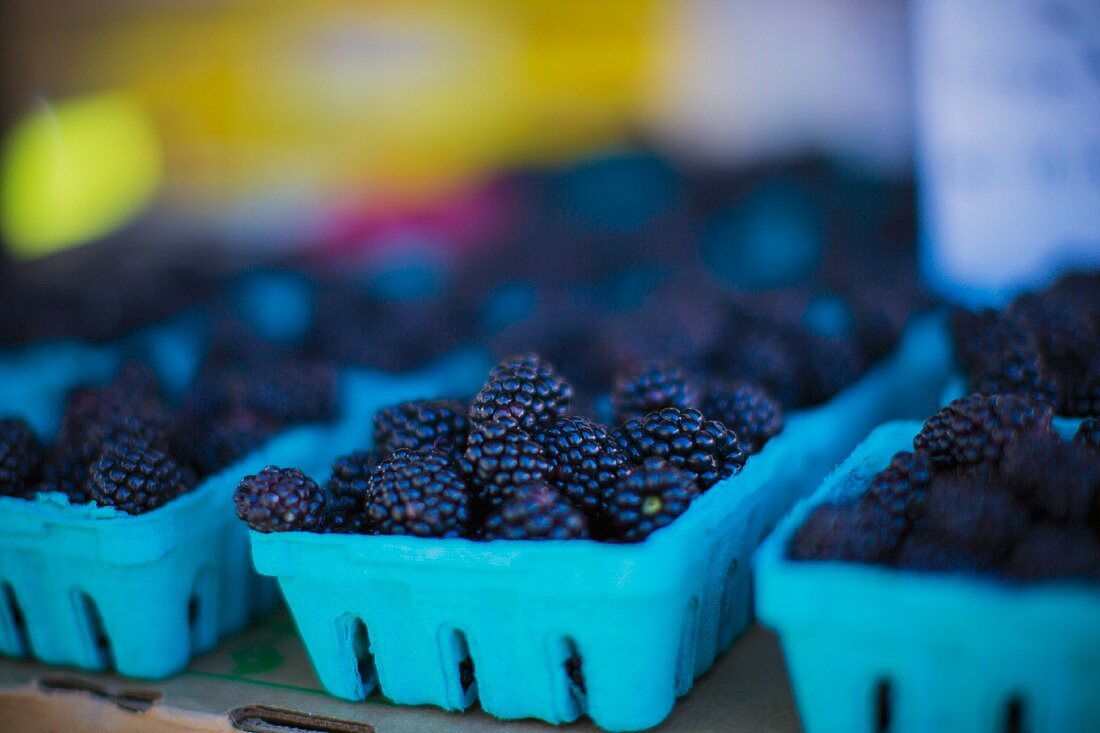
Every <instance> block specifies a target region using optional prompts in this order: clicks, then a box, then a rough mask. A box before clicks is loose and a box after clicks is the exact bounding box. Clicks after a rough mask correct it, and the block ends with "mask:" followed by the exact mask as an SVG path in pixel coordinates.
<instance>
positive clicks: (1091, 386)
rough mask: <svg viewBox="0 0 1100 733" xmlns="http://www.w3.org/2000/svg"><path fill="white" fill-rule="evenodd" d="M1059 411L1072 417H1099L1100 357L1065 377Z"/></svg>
mask: <svg viewBox="0 0 1100 733" xmlns="http://www.w3.org/2000/svg"><path fill="white" fill-rule="evenodd" d="M1059 407H1060V408H1061V412H1062V414H1064V415H1071V416H1074V417H1100V358H1094V359H1093V360H1092V362H1091V363H1090V364H1089V365H1088V366H1087V367H1086V368H1084V369H1082V370H1081V371H1080V372H1078V373H1076V374H1071V375H1069V376H1068V377H1066V379H1065V386H1064V388H1063V394H1062V399H1061V402H1060V403H1059Z"/></svg>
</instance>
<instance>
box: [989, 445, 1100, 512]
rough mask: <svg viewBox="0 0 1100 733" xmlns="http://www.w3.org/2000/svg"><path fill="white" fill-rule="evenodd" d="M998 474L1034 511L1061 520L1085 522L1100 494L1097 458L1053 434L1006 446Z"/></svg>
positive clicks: (1099, 462) (1099, 459)
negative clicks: (999, 473)
mask: <svg viewBox="0 0 1100 733" xmlns="http://www.w3.org/2000/svg"><path fill="white" fill-rule="evenodd" d="M1001 477H1002V480H1003V482H1004V484H1005V485H1006V486H1008V487H1009V488H1010V489H1011V490H1012V491H1013V492H1014V493H1015V494H1016V495H1017V496H1018V497H1019V498H1020V499H1021V500H1023V501H1024V502H1026V503H1027V504H1028V505H1030V506H1031V507H1032V508H1033V509H1034V510H1036V511H1038V512H1041V513H1043V514H1045V515H1047V516H1048V517H1051V518H1053V519H1056V520H1060V521H1069V520H1074V521H1084V520H1085V519H1086V518H1087V517H1088V515H1089V512H1090V511H1091V510H1092V507H1093V504H1094V503H1095V502H1096V501H1097V497H1098V495H1100V457H1098V456H1097V455H1096V454H1095V453H1094V452H1093V451H1091V450H1089V449H1088V448H1086V447H1085V446H1082V445H1078V444H1074V443H1067V442H1065V441H1062V440H1060V439H1059V438H1057V437H1055V436H1051V437H1049V438H1038V437H1025V438H1023V439H1021V440H1016V441H1013V442H1012V443H1009V444H1008V445H1007V446H1005V451H1004V457H1003V458H1002V460H1001Z"/></svg>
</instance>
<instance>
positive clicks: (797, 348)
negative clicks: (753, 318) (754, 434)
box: [711, 323, 807, 407]
mask: <svg viewBox="0 0 1100 733" xmlns="http://www.w3.org/2000/svg"><path fill="white" fill-rule="evenodd" d="M735 328H736V327H735ZM733 333H735V334H736V337H735V338H732V339H730V341H729V343H727V344H724V345H723V346H721V347H720V349H719V351H718V352H717V353H716V354H715V355H713V356H712V358H711V366H712V372H714V373H715V374H722V375H729V376H730V377H732V378H734V379H738V380H742V381H746V382H753V383H755V384H760V385H762V386H763V387H764V388H765V389H767V390H768V392H769V393H771V394H772V395H774V396H775V398H776V399H778V400H779V402H780V404H782V405H783V406H784V407H797V406H799V405H801V404H803V403H804V402H805V395H806V393H807V389H806V383H805V381H806V380H805V364H806V359H807V347H806V343H805V341H804V339H802V338H799V337H798V336H797V335H796V333H795V332H793V331H791V330H790V329H787V328H782V327H769V326H766V325H761V324H759V323H757V324H750V325H748V326H747V328H746V329H745V330H737V331H733Z"/></svg>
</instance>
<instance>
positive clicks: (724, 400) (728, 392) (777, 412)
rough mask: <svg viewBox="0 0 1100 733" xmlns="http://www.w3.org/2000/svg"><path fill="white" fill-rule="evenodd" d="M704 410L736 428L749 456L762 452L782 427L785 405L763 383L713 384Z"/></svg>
mask: <svg viewBox="0 0 1100 733" xmlns="http://www.w3.org/2000/svg"><path fill="white" fill-rule="evenodd" d="M701 410H702V412H703V414H704V415H706V416H707V417H708V418H710V419H711V420H717V421H718V422H720V423H723V424H725V426H726V427H728V428H730V429H731V430H733V432H734V433H735V434H736V435H737V442H738V444H739V445H740V446H741V448H742V450H744V451H745V455H746V456H751V455H753V454H754V453H759V452H760V449H761V448H763V447H764V444H765V443H767V442H768V440H770V439H771V438H772V436H774V435H776V434H778V433H779V431H780V430H782V429H783V408H782V407H780V405H779V403H778V402H777V401H776V400H774V399H772V397H771V395H769V394H768V393H767V392H766V391H765V390H764V388H763V387H760V386H759V385H756V384H752V383H751V382H730V383H726V384H718V385H713V386H712V387H711V388H710V390H708V392H707V396H706V398H705V399H704V400H703V404H702V408H701Z"/></svg>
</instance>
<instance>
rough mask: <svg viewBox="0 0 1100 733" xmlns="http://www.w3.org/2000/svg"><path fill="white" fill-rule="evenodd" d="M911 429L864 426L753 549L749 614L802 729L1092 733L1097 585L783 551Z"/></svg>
mask: <svg viewBox="0 0 1100 733" xmlns="http://www.w3.org/2000/svg"><path fill="white" fill-rule="evenodd" d="M920 428H921V423H919V422H897V423H891V424H888V425H883V426H881V427H879V428H878V429H877V430H875V431H874V432H873V433H871V435H870V436H869V437H868V438H867V439H866V440H865V441H864V442H863V443H862V444H861V445H860V446H859V447H858V448H857V449H856V450H855V452H853V453H852V455H851V456H850V457H849V458H848V460H847V461H845V462H844V464H843V465H841V466H840V467H839V468H838V469H837V470H836V471H835V472H833V473H832V474H831V475H830V476H829V477H828V478H827V479H826V480H825V481H824V483H823V484H822V486H821V487H820V488H819V489H818V490H817V491H816V492H815V493H814V494H813V496H811V497H810V498H808V499H806V500H805V501H803V502H801V503H800V504H799V505H798V506H797V507H796V508H795V509H794V511H793V512H791V514H790V516H789V517H787V518H786V519H785V520H784V521H783V523H782V524H781V525H780V526H779V528H778V529H777V530H776V531H775V533H774V534H773V535H772V536H771V537H770V538H769V539H768V541H767V542H765V543H764V545H763V546H762V547H761V548H760V550H759V551H758V552H757V555H756V558H755V572H756V610H757V615H758V617H759V618H760V620H761V621H762V622H764V623H765V624H766V625H768V626H770V627H771V628H773V629H774V630H775V631H776V632H777V633H778V634H779V637H780V640H781V642H782V645H783V651H784V654H785V656H786V658H787V666H788V669H789V672H790V676H791V680H792V682H793V684H794V691H795V697H796V699H797V703H798V710H799V715H800V716H801V719H802V724H803V725H804V726H805V728H806V730H807V731H809V733H815V732H819V733H824V732H828V731H846V732H851V733H859V732H860V731H867V732H868V733H870V732H871V731H884V730H889V731H902V732H903V731H942V732H943V733H954V732H956V731H957V732H958V733H964V732H965V733H971V732H972V731H988V732H989V733H993V732H994V731H1021V730H1026V731H1031V732H1033V733H1047V732H1049V733H1071V732H1073V731H1082V732H1085V731H1096V730H1100V694H1097V693H1098V691H1100V625H1098V624H1097V619H1100V587H1097V586H1096V585H1091V586H1090V585H1089V584H1087V583H1074V582H1064V581H1063V582H1046V583H1035V584H1030V585H1016V584H1010V583H1006V582H1003V581H998V580H996V579H992V578H991V579H985V578H980V577H974V576H963V575H953V574H937V573H920V572H915V571H903V570H899V569H896V568H890V567H885V566H876V565H866V564H859V563H848V562H839V561H833V562H799V561H795V560H790V559H788V557H787V554H786V553H787V548H788V546H789V544H790V542H791V539H792V537H793V536H794V533H795V532H796V531H797V529H798V527H799V526H800V525H801V524H802V522H803V521H804V520H805V519H806V517H807V516H808V515H809V514H810V512H812V511H813V509H814V508H815V507H817V506H818V505H820V504H823V503H835V502H837V501H843V500H851V499H854V498H855V497H857V496H858V495H860V494H861V493H863V491H864V490H866V488H867V487H868V485H869V484H870V482H871V479H872V477H873V476H874V475H875V474H876V473H878V471H880V470H882V469H883V468H885V467H886V465H887V464H888V463H889V461H890V459H891V457H892V456H893V455H894V454H895V453H896V452H898V451H902V450H912V446H913V436H914V435H916V433H917V432H918V431H919V430H920ZM1067 428H1068V426H1067ZM1059 432H1060V433H1062V435H1063V437H1067V436H1066V434H1067V433H1068V434H1070V435H1072V431H1069V430H1068V429H1065V428H1063V429H1060V430H1059Z"/></svg>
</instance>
